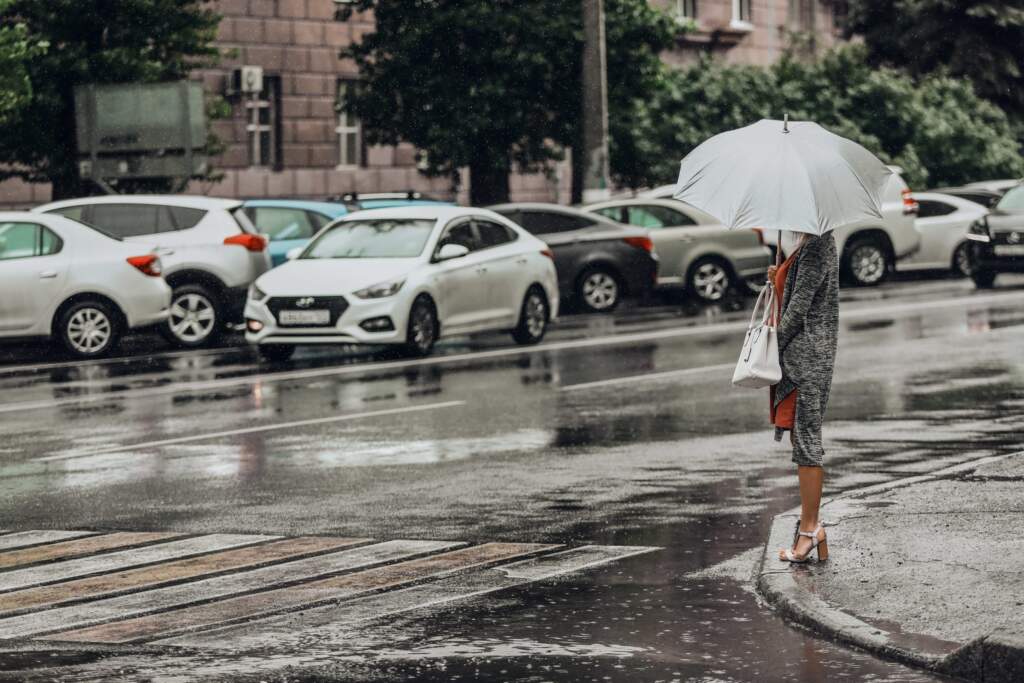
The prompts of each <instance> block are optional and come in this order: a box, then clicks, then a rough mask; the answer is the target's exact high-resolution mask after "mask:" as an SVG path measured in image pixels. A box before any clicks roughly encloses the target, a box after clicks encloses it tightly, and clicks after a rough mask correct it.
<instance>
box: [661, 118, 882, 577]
mask: <svg viewBox="0 0 1024 683" xmlns="http://www.w3.org/2000/svg"><path fill="white" fill-rule="evenodd" d="M890 176H891V171H890V170H889V169H888V168H887V167H886V166H885V165H884V164H883V163H882V162H881V161H880V160H879V159H877V158H876V157H875V156H874V155H873V154H871V153H870V152H868V151H867V150H866V149H864V148H863V147H861V146H860V145H858V144H856V143H854V142H852V141H850V140H846V139H845V138H841V137H839V136H837V135H833V134H832V133H829V132H828V131H826V130H825V129H823V128H821V127H820V126H818V125H817V124H815V123H810V122H795V123H792V124H790V123H789V121H788V117H787V120H786V121H771V120H762V121H760V122H758V123H755V124H753V125H751V126H747V127H746V128H741V129H739V130H735V131H730V132H727V133H722V134H721V135H716V136H715V137H713V138H711V139H710V140H708V141H706V142H704V143H703V144H701V145H700V146H699V147H697V148H696V149H695V150H693V152H691V153H690V154H689V155H687V157H686V158H685V159H683V162H682V166H681V168H680V173H679V184H678V186H677V188H676V193H675V195H674V196H675V198H676V199H679V200H680V201H683V202H686V203H688V204H691V205H693V206H695V207H697V208H698V209H701V210H703V211H705V212H707V213H709V214H711V215H712V216H715V217H716V218H718V219H719V220H721V221H722V223H723V224H724V225H727V226H729V227H730V228H734V229H741V228H764V229H769V230H776V231H779V232H778V234H779V240H778V248H779V249H780V250H781V251H782V252H783V253H785V254H786V260H785V262H783V263H782V264H781V265H780V266H777V267H772V268H770V269H769V281H768V286H769V287H774V288H775V291H776V298H775V300H776V301H781V305H780V307H779V309H778V315H777V325H776V338H777V341H778V349H779V363H780V365H781V369H782V379H781V381H779V382H778V383H777V384H775V385H774V386H773V387H771V394H770V396H771V400H770V406H771V420H772V424H773V425H774V426H775V439H776V440H777V441H779V440H781V439H782V436H783V435H784V434H785V432H786V431H789V432H790V442H791V443H792V447H793V455H792V459H793V462H794V463H796V465H797V480H798V482H799V490H800V522H799V525H798V527H797V534H796V535H795V536H794V539H793V546H792V547H790V548H783V549H780V550H779V559H780V560H782V561H784V562H794V563H803V562H807V561H808V560H809V559H810V558H811V556H812V554H813V553H814V551H817V557H818V560H819V561H821V560H825V559H827V558H828V546H827V542H826V536H825V530H824V528H823V526H822V523H821V521H820V520H819V519H818V510H819V507H820V505H821V492H822V486H823V484H824V479H825V475H824V469H823V465H824V456H825V451H824V448H823V446H822V437H821V425H822V420H823V418H824V415H825V408H826V406H827V405H828V398H829V392H830V390H831V386H832V374H833V369H834V367H835V357H836V350H837V347H838V338H839V259H838V255H837V254H836V243H835V239H834V237H833V235H832V233H831V231H832V230H833V229H835V228H836V227H839V226H841V225H846V224H848V223H853V222H855V221H859V220H862V219H864V218H867V217H875V218H880V217H881V201H882V199H881V198H882V192H883V190H884V188H885V185H886V183H887V182H888V181H889V178H890Z"/></svg>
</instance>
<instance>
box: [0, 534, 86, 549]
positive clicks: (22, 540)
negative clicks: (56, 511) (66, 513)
mask: <svg viewBox="0 0 1024 683" xmlns="http://www.w3.org/2000/svg"><path fill="white" fill-rule="evenodd" d="M97 533H98V532H96V531H61V530H59V529H37V530H33V531H17V532H15V533H13V534H5V535H3V536H0V551H3V550H12V549H14V548H23V547H25V546H29V545H42V544H43V543H53V542H55V541H67V540H70V539H72V538H82V537H83V536H95V535H96V534H97Z"/></svg>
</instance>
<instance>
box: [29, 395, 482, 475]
mask: <svg viewBox="0 0 1024 683" xmlns="http://www.w3.org/2000/svg"><path fill="white" fill-rule="evenodd" d="M465 404H466V402H465V401H445V402H443V403H431V404H428V405H424V406H406V407H404V408H389V409H387V410H373V411H370V412H366V413H348V414H345V415H332V416H330V417H316V418H311V419H308V420H295V421H292V422H277V423H274V424H270V425H260V426H258V427H244V428H241V429H229V430H226V431H222V432H210V433H207V434H193V435H192V436H179V437H175V438H173V439H161V440H159V441H147V442H143V443H138V444H129V445H126V446H112V447H110V448H98V449H95V450H92V451H83V452H79V453H66V454H63V453H62V454H59V455H47V456H44V457H42V458H36V461H38V462H52V461H56V460H74V459H77V458H88V457H91V456H95V455H108V454H111V453H123V452H125V451H138V450H144V449H148V448H159V447H161V446H172V445H176V444H180V443H192V442H195V441H209V440H210V439H220V438H224V437H227V436H239V435H241V434H255V433H258V432H270V431H275V430H278V429H290V428H292V427H305V426H309V425H319V424H329V423H332V422H347V421H349V420H361V419H365V418H369V417H382V416H385V415H400V414H404V413H418V412H423V411H426V410H438V409H440V408H454V407H456V406H462V405H465Z"/></svg>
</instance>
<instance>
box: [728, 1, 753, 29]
mask: <svg viewBox="0 0 1024 683" xmlns="http://www.w3.org/2000/svg"><path fill="white" fill-rule="evenodd" d="M750 5H751V0H732V23H733V24H743V25H750V24H752V23H753V22H754V20H753V13H752V12H751V8H750Z"/></svg>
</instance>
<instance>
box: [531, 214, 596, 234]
mask: <svg viewBox="0 0 1024 683" xmlns="http://www.w3.org/2000/svg"><path fill="white" fill-rule="evenodd" d="M519 224H520V225H522V226H523V227H524V228H526V230H527V231H528V232H530V233H532V234H534V235H550V234H552V233H556V232H569V231H571V230H581V229H583V228H589V227H590V226H592V225H597V221H594V220H591V219H589V218H584V217H583V216H574V215H572V214H567V213H556V212H554V211H523V213H522V220H521V221H520V222H519Z"/></svg>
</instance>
